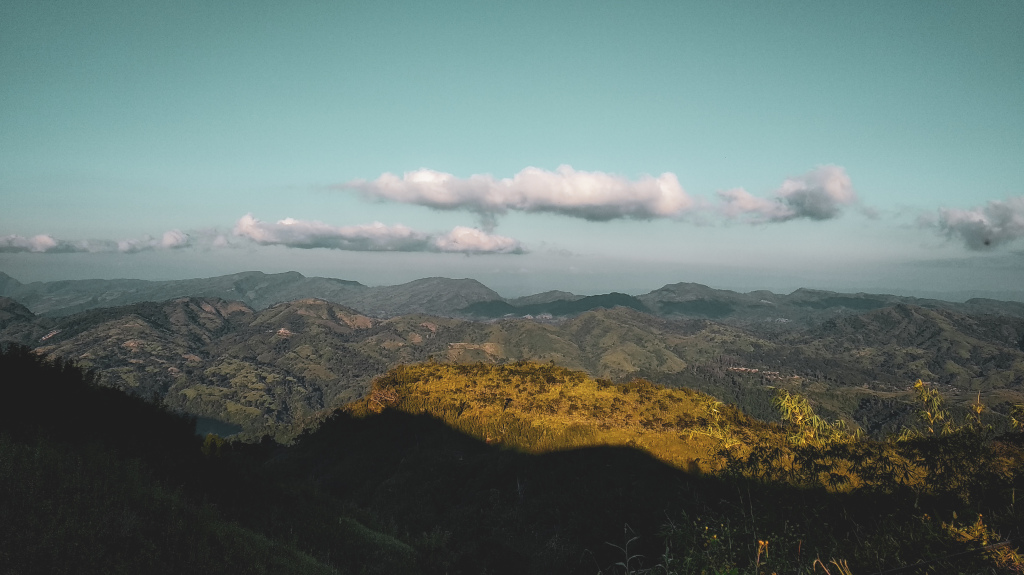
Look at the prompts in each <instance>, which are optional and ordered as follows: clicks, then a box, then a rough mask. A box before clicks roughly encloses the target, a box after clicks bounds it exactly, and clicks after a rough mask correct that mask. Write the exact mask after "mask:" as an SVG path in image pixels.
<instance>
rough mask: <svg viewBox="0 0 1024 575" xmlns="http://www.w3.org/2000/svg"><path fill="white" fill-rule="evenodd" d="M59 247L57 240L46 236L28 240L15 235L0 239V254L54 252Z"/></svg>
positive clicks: (42, 235)
mask: <svg viewBox="0 0 1024 575" xmlns="http://www.w3.org/2000/svg"><path fill="white" fill-rule="evenodd" d="M59 246H60V242H59V241H58V240H56V239H54V238H53V236H50V235H46V234H40V235H37V236H32V237H30V238H26V237H24V236H15V235H10V236H4V237H0V252H33V253H44V252H49V251H54V250H56V249H57V248H58V247H59Z"/></svg>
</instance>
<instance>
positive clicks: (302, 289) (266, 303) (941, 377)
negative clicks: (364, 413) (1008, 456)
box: [0, 272, 1024, 440]
mask: <svg viewBox="0 0 1024 575" xmlns="http://www.w3.org/2000/svg"><path fill="white" fill-rule="evenodd" d="M0 287H2V289H3V290H4V293H5V294H11V295H8V296H7V297H4V298H0V341H11V342H17V343H20V344H22V345H27V346H30V347H34V348H36V349H37V350H38V351H40V352H42V353H46V354H52V355H54V356H57V357H61V358H66V359H71V360H74V361H75V362H76V363H78V364H79V365H81V366H82V367H84V368H87V369H91V370H95V371H96V372H97V373H98V374H99V376H100V380H101V381H102V382H103V384H104V385H108V386H110V387H114V388H117V389H121V390H124V391H127V392H129V393H132V394H135V395H137V396H140V397H143V398H154V397H155V398H158V399H159V400H160V401H162V402H164V403H165V404H166V405H167V406H169V407H170V408H172V409H174V410H177V411H180V412H182V413H186V414H190V415H193V416H197V417H202V418H207V419H209V420H212V421H218V422H221V423H223V424H228V425H232V426H237V427H240V428H241V429H242V436H245V437H259V436H261V435H263V434H269V435H271V436H274V437H277V438H279V439H281V440H288V439H289V438H290V437H293V436H294V434H295V433H298V431H299V430H300V429H302V427H303V425H304V424H305V422H307V421H309V420H310V419H311V418H314V417H316V416H317V414H319V413H322V412H326V411H329V410H331V409H333V408H335V407H338V406H341V405H344V404H346V403H349V402H351V401H354V400H357V399H359V398H362V397H364V396H365V395H366V393H367V392H368V390H369V385H370V382H371V381H372V380H373V378H374V377H377V376H379V375H381V374H383V373H384V372H386V371H387V370H389V369H391V368H393V367H395V366H398V365H403V364H411V363H418V362H423V361H428V360H433V361H438V362H442V363H455V364H465V365H468V364H473V363H477V362H483V363H485V364H493V365H500V364H505V363H510V362H517V361H523V360H529V361H535V362H541V363H551V364H554V365H558V366H562V367H565V368H569V369H576V370H583V371H585V372H587V373H588V374H590V375H591V376H593V377H597V378H603V379H606V380H609V381H612V382H615V383H625V382H628V381H631V380H634V379H646V380H649V381H651V382H653V383H655V384H659V385H665V386H669V387H685V388H690V389H694V390H697V391H701V392H704V393H707V394H710V395H712V396H714V397H716V398H718V399H719V400H721V401H723V402H726V403H729V404H734V405H737V406H738V407H739V408H740V409H742V410H743V411H744V412H746V413H748V414H750V415H752V416H754V417H758V418H762V419H764V420H767V421H775V420H777V417H778V416H777V415H776V413H775V410H774V409H773V408H772V407H771V405H770V398H771V396H772V393H773V389H775V388H783V389H788V390H791V391H793V392H796V393H800V394H801V395H804V396H806V397H808V398H809V399H810V400H811V401H812V402H813V403H814V404H815V405H816V406H817V408H818V409H819V411H820V412H821V413H822V415H823V416H825V417H828V418H830V419H837V418H838V419H843V420H845V421H847V422H848V423H850V424H852V425H855V426H857V427H859V428H861V429H862V430H863V431H865V432H867V433H869V434H872V435H873V436H875V437H878V438H881V437H884V436H885V435H886V434H890V433H896V432H898V431H899V429H900V427H901V426H903V425H904V424H905V423H906V422H907V420H908V418H912V417H913V416H914V410H913V409H912V407H911V406H910V404H909V403H908V402H907V399H908V397H909V396H910V393H911V391H910V389H911V384H912V383H913V382H914V381H915V380H917V379H922V380H924V381H927V382H931V383H932V384H933V385H935V386H936V388H937V389H940V390H942V391H943V393H945V394H947V395H948V396H949V398H950V400H951V403H952V405H953V409H955V410H959V411H958V413H959V412H964V413H965V411H964V410H966V409H967V407H968V406H969V405H970V404H971V403H972V402H973V401H975V400H976V398H977V396H978V394H979V393H980V396H981V398H982V400H983V401H984V403H985V404H986V405H988V406H990V409H989V410H988V411H987V412H986V414H985V416H986V418H987V420H988V421H990V423H991V424H992V425H995V426H996V427H998V428H1000V429H1004V428H1006V426H1007V424H1008V421H1009V420H1008V418H1007V413H1008V412H1009V411H1008V410H1009V409H1010V407H1011V406H1012V405H1013V404H1017V403H1021V402H1022V401H1024V314H1022V313H1021V311H1022V310H1024V304H1019V303H1016V302H995V301H991V300H970V301H968V302H965V303H955V302H940V301H937V300H918V299H914V298H905V297H897V296H885V295H867V294H835V293H831V292H816V291H811V290H798V291H796V292H794V293H792V294H789V295H787V296H779V295H776V294H772V293H771V292H764V291H762V292H751V293H748V294H740V293H736V292H729V291H726V290H715V289H712V288H708V287H706V286H700V285H698V284H672V285H669V286H665V287H663V288H661V289H659V290H655V291H654V292H651V293H649V294H645V295H641V296H638V297H633V296H628V295H625V294H607V295H602V296H588V297H581V296H576V295H574V294H568V293H566V292H548V293H544V294H537V295H536V296H529V297H525V298H518V299H514V300H504V299H500V297H499V296H498V295H497V294H495V293H494V292H493V291H491V290H488V289H487V288H486V287H484V286H482V285H481V284H479V283H478V282H475V281H473V280H447V279H444V278H430V279H426V280H419V281H416V282H411V283H409V284H404V285H401V286H388V287H382V288H367V287H365V286H361V285H360V284H357V283H355V282H349V281H344V280H333V279H328V278H305V277H303V276H301V275H300V274H295V273H288V274H270V275H267V274H261V273H259V272H247V273H242V274H235V275H233V276H223V277H220V278H209V279H204V280H186V281H181V282H138V281H129V280H109V281H100V280H96V281H85V282H52V283H51V284H20V283H19V282H17V281H16V280H13V279H11V278H9V277H7V278H6V279H5V280H4V282H0ZM311 294H312V295H316V296H317V297H310V296H311ZM169 295H174V296H179V297H174V298H173V299H167V300H164V301H140V302H135V303H122V302H128V301H132V300H135V299H140V298H147V297H160V296H169ZM222 296H236V297H237V298H238V299H225V298H224V297H222ZM293 296H295V297H300V298H301V299H293V300H284V301H276V300H277V299H278V298H290V297H293ZM17 298H20V299H17ZM332 300H337V301H332ZM340 302H347V303H340ZM114 304H117V305H114ZM348 304H351V305H348ZM89 306H92V307H91V308H89ZM355 306H359V307H355ZM80 308H89V309H84V310H83V311H77V312H74V313H71V312H70V310H74V309H80ZM510 310H511V311H510ZM526 312H529V313H526ZM499 313H500V315H498V314H499ZM488 314H490V315H491V316H493V315H498V317H488ZM522 316H527V317H522ZM780 320H786V321H780ZM961 415H962V414H961Z"/></svg>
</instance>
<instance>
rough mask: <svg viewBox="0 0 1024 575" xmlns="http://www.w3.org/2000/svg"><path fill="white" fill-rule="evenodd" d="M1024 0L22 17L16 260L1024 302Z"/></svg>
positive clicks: (23, 9)
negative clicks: (687, 284)
mask: <svg viewBox="0 0 1024 575" xmlns="http://www.w3.org/2000/svg"><path fill="white" fill-rule="evenodd" d="M1022 29H1024V1H1021V0H1010V1H997V0H992V1H985V2H976V1H969V2H968V1H964V2H944V1H936V2H919V1H908V2H900V1H893V0H887V1H878V2H874V1H859V2H820V1H808V2H788V1H778V2H770V3H769V2H755V1H739V0H737V1H730V2H686V1H680V0H675V1H665V2H657V1H647V2H644V1H638V2H628V3H627V2H602V1H600V0H592V1H586V2H583V1H580V2H575V1H563V0H553V1H552V0H548V1H544V2H530V1H518V2H514V3H513V2H505V3H499V2H489V1H467V2H430V3H428V2H411V1H410V2H400V1H396V2H347V1H331V2H326V1H325V2H316V1H312V0H310V1H300V2H290V3H282V2H260V1H247V2H235V1H230V0H223V1H217V2H210V1H208V0H206V1H195V2H193V1H189V0H181V1H176V2H152V1H146V2H111V1H105V0H92V1H90V2H77V1H74V2H73V1H42V2H41V1H21V0H12V1H7V2H3V3H0V78H2V81H0V271H3V272H5V273H7V274H9V275H11V276H13V277H15V278H17V279H19V280H21V281H23V282H28V281H49V280H57V279H85V278H141V279H180V278H188V277H203V276H210V275H219V274H227V273H234V272H239V271H244V270H261V271H265V272H280V271H288V270H295V271H299V272H302V273H304V274H306V275H320V276H328V277H337V278H343V279H349V280H356V281H360V282H362V283H365V284H367V285H388V284H395V283H402V282H406V281H411V280H414V279H417V278H421V277H430V276H446V277H455V278H462V277H472V278H475V279H478V280H480V281H482V282H483V283H485V284H487V285H488V286H490V287H492V288H493V289H495V290H497V291H498V292H499V293H501V294H502V295H505V296H508V297H513V296H518V295H525V294H528V293H535V292H540V291H546V290H550V289H563V290H567V291H573V292H576V293H581V294H593V293H603V292H608V291H622V292H627V293H638V294H639V293H645V292H647V291H650V290H653V289H656V288H658V287H660V286H662V285H664V284H667V283H675V282H681V281H687V282H697V283H703V284H707V285H711V286H713V287H720V288H729V289H739V290H743V291H746V290H753V289H772V290H775V291H783V292H785V291H789V290H792V289H796V288H798V287H809V288H819V289H834V290H837V291H875V292H878V291H884V292H889V293H905V294H922V295H938V294H949V295H950V297H960V296H963V297H968V296H969V295H986V294H990V295H997V296H1002V297H1006V298H1013V299H1022V298H1024V288H1022V287H1021V286H1022V285H1024V282H1022V281H1021V280H1022V279H1024V183H1022V182H1024V34H1021V33H1020V30H1022Z"/></svg>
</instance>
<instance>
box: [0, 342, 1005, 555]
mask: <svg viewBox="0 0 1024 575" xmlns="http://www.w3.org/2000/svg"><path fill="white" fill-rule="evenodd" d="M0 375H2V379H0V392H2V393H3V395H4V399H5V400H8V401H5V402H4V403H3V404H0V405H2V406H3V407H2V409H3V410H4V412H3V414H2V415H3V417H2V418H0V450H3V457H2V458H0V474H2V475H3V481H0V519H2V521H0V553H2V554H3V556H2V557H0V559H2V560H3V562H2V564H3V565H5V566H7V569H8V571H7V572H12V573H21V572H37V571H39V568H38V566H44V567H43V569H42V570H44V571H47V572H56V573H59V572H69V573H70V572H75V573H79V572H86V573H88V572H118V571H120V572H147V573H148V572H196V573H204V572H207V573H213V572H224V573H289V572H295V573H300V572H301V573H318V572H324V573H327V572H331V571H332V570H333V571H335V572H340V573H430V574H435V573H436V574H441V573H447V574H452V575H454V574H470V573H473V574H475V573H484V572H486V573H509V574H512V573H515V574H520V573H540V574H545V573H552V574H554V573H581V574H582V573H587V574H591V575H592V574H594V573H603V574H608V573H622V572H623V569H622V568H621V567H617V566H616V563H617V562H623V563H626V564H627V565H628V569H629V572H631V573H633V572H637V570H638V569H639V568H640V567H644V568H651V567H655V566H660V567H663V568H664V569H662V570H661V571H662V572H665V573H667V574H672V573H675V574H682V573H687V574H689V573H709V574H716V575H722V574H727V573H728V574H738V573H744V574H745V573H759V574H760V573H772V572H776V573H800V574H806V573H810V572H812V570H813V568H812V564H813V562H814V558H816V557H821V558H822V559H824V560H825V561H826V562H828V561H829V560H830V559H832V558H835V559H837V560H841V561H847V562H848V563H849V565H850V568H851V569H852V570H853V573H856V574H857V575H865V574H871V573H876V572H880V571H884V570H886V569H891V568H894V567H904V566H908V565H911V564H914V563H916V562H919V561H925V562H927V564H926V565H925V566H924V567H922V568H921V569H918V572H924V571H926V570H932V571H934V572H942V573H977V572H990V571H992V570H995V571H996V572H1013V571H1012V569H1015V568H1019V567H1020V565H1021V563H1020V561H1019V558H1017V556H1016V555H1015V554H1014V551H1013V549H1014V548H1015V547H1016V544H1012V545H1008V546H998V547H994V548H989V549H984V548H983V546H985V545H987V544H991V543H998V542H999V541H1000V540H1002V539H1005V538H1015V537H1019V536H1020V525H1021V524H1024V516H1022V512H1024V511H1022V510H1021V509H1020V508H1019V507H1015V505H1014V503H1013V493H1014V490H1018V491H1019V490H1021V489H1024V482H1022V480H1021V473H1020V470H1021V468H1022V467H1024V439H1022V438H1021V436H1020V434H1010V435H1005V436H1002V437H999V438H992V437H989V436H986V435H985V434H984V433H983V432H981V431H980V430H979V431H977V432H973V431H970V430H967V432H964V431H962V430H961V428H958V429H957V430H955V431H953V432H951V433H949V434H948V435H943V436H941V437H938V436H936V437H925V436H921V437H920V438H918V439H913V440H908V441H906V442H900V443H892V444H883V443H877V442H870V441H863V440H858V439H857V438H855V437H853V436H850V435H848V434H845V433H842V432H841V430H838V431H837V430H835V429H833V431H832V432H829V433H825V432H823V431H821V432H819V431H816V430H818V428H817V427H815V428H814V429H813V430H812V429H809V428H807V427H806V424H805V423H800V424H798V423H791V424H790V425H789V426H788V427H783V426H775V425H767V424H763V423H758V422H756V421H752V420H750V419H749V418H746V417H744V416H742V415H740V414H739V412H738V411H736V410H735V409H734V408H731V407H727V406H722V405H718V404H717V403H715V402H713V401H708V400H706V399H705V398H704V396H701V395H700V394H697V393H694V392H689V391H685V390H666V389H663V388H659V387H657V386H653V385H651V384H649V383H646V382H640V381H637V382H632V383H629V384H625V385H611V384H610V382H602V381H598V380H593V379H590V378H589V377H588V376H586V375H585V374H583V373H580V372H574V371H571V370H566V369H563V368H559V367H555V366H550V365H537V364H531V363H521V364H516V365H506V366H490V365H482V364H481V365H475V366H450V365H441V364H423V365H418V366H408V367H403V368H399V369H395V370H392V371H391V372H389V373H388V374H387V375H385V376H384V377H382V378H380V379H378V380H377V381H376V382H375V383H374V385H373V393H372V394H371V395H370V396H369V397H368V398H367V399H365V400H363V401H361V402H357V403H355V404H352V405H350V406H349V407H348V408H347V409H345V410H341V411H338V412H336V413H334V414H333V415H331V416H330V417H327V418H326V419H323V420H321V421H319V423H318V424H317V425H315V426H313V427H310V428H308V429H307V430H306V431H305V432H304V433H302V434H301V435H300V436H299V438H298V439H297V441H296V442H295V444H294V445H291V446H281V445H275V444H273V443H272V442H271V441H269V440H264V441H262V442H260V443H255V444H245V443H239V442H234V443H225V442H223V441H222V440H220V439H219V438H216V437H215V436H208V437H207V438H206V440H205V441H201V440H200V439H199V438H196V437H195V436H193V435H191V431H190V423H191V422H190V421H188V420H185V419H182V418H179V417H177V416H175V415H173V414H170V413H167V412H166V411H165V410H164V409H162V408H159V407H157V406H154V405H151V404H148V403H146V402H144V401H142V400H139V399H137V398H131V397H128V396H125V395H123V394H122V393H121V392H118V391H116V390H112V389H103V388H98V387H96V386H94V385H91V384H89V382H88V381H86V379H85V378H84V377H83V375H82V374H81V372H79V371H78V370H76V369H74V368H73V367H71V366H69V365H68V364H66V363H54V362H50V361H47V360H43V359H42V358H40V357H39V356H36V355H34V354H32V353H30V352H28V351H26V350H24V349H23V348H8V349H6V350H4V353H3V354H0ZM41 396H47V397H49V398H50V400H49V402H48V403H43V402H33V401H32V400H33V399H38V398H39V397H41ZM65 398H67V399H65ZM509 399H511V400H512V401H511V402H509V401H508V400H509ZM531 400H532V401H534V403H530V402H531ZM616 400H618V401H616ZM574 405H575V408H574V407H573V406H574ZM716 411H717V413H718V416H714V414H715V412H716ZM378 412H379V413H378ZM15 414H17V415H18V417H14V415H15ZM670 414H672V415H675V416H676V417H677V418H682V419H683V420H684V422H689V423H688V424H687V425H681V424H679V423H673V424H672V426H668V425H666V424H665V421H666V417H663V416H662V415H670ZM659 416H661V417H660V419H661V420H662V422H661V423H660V424H659V422H657V421H656V418H658V417H659ZM687 418H688V419H687ZM702 419H703V420H706V421H707V425H709V426H710V427H711V429H715V423H716V422H717V426H718V429H719V432H721V431H728V432H729V434H726V433H720V435H721V436H720V437H712V436H711V435H701V434H700V433H698V432H697V431H699V429H700V428H701V426H703V425H704V422H703V421H702ZM659 425H660V427H659ZM588 426H592V427H589V428H588ZM826 428H827V429H832V427H831V425H827V426H826ZM582 429H589V431H587V432H580V430H582ZM823 429H824V428H823ZM963 429H966V428H963ZM812 431H813V432H812ZM496 433H497V434H499V435H495V434H496ZM672 435H675V439H674V440H673V441H672V442H670V441H669V437H670V436H672ZM691 435H692V437H691ZM791 438H796V440H795V441H794V440H793V439H791ZM716 443H717V445H718V447H719V449H718V450H717V451H713V450H714V447H715V444H716ZM634 446H637V447H640V448H641V449H642V450H641V449H636V448H635V447H634ZM687 449H692V451H690V452H686V451H685V450H687ZM644 451H647V452H648V453H653V454H655V455H657V458H656V457H652V456H651V455H649V454H648V453H644ZM673 454H674V455H675V456H677V457H676V458H675V459H673ZM698 454H703V456H704V457H706V458H714V461H713V462H711V463H712V464H711V465H705V462H704V461H701V462H700V464H699V465H700V467H703V468H705V469H708V470H711V469H722V471H721V472H719V473H717V474H711V473H701V472H699V470H698V469H697V468H696V467H695V465H694V463H696V460H695V459H692V458H693V456H694V455H698ZM876 464H879V465H876ZM680 467H682V468H683V469H681V468H680ZM888 468H891V469H890V470H889V471H886V469H888ZM979 514H980V515H979ZM624 526H628V527H626V528H625V531H624ZM634 537H639V538H638V539H633V538H634ZM627 541H629V543H628V549H629V553H628V554H629V555H630V556H633V555H642V557H639V556H635V557H633V558H632V559H627V557H626V554H625V553H624V552H623V550H620V549H617V548H616V547H614V546H612V545H609V544H608V543H613V544H615V545H618V546H620V547H624V546H625V545H626V543H627ZM766 546H767V547H766ZM765 551H767V553H765ZM954 553H963V554H962V555H956V556H954V557H948V556H950V555H952V554H954ZM158 562H166V565H168V566H169V567H160V565H162V563H158ZM161 569H164V571H161ZM908 572H915V571H914V570H910V571H908Z"/></svg>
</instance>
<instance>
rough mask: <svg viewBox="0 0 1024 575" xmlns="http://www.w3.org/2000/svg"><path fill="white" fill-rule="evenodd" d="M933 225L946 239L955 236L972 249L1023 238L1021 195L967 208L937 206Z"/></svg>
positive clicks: (1023, 197)
mask: <svg viewBox="0 0 1024 575" xmlns="http://www.w3.org/2000/svg"><path fill="white" fill-rule="evenodd" d="M922 223H923V224H926V225H931V226H935V227H937V228H938V229H939V231H940V232H941V233H943V234H945V235H946V236H947V237H949V238H953V237H958V238H960V239H961V240H963V242H964V245H966V246H967V247H968V248H969V249H972V250H984V249H989V248H993V247H995V246H998V245H1000V244H1005V243H1009V242H1012V241H1014V240H1017V239H1020V238H1021V237H1024V196H1018V197H1016V198H1010V199H1007V200H1005V201H999V200H994V201H990V202H989V203H988V204H986V205H985V206H984V207H981V208H973V209H970V210H959V209H955V208H940V209H939V213H938V218H937V219H933V220H931V221H930V222H929V221H927V220H922Z"/></svg>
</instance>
